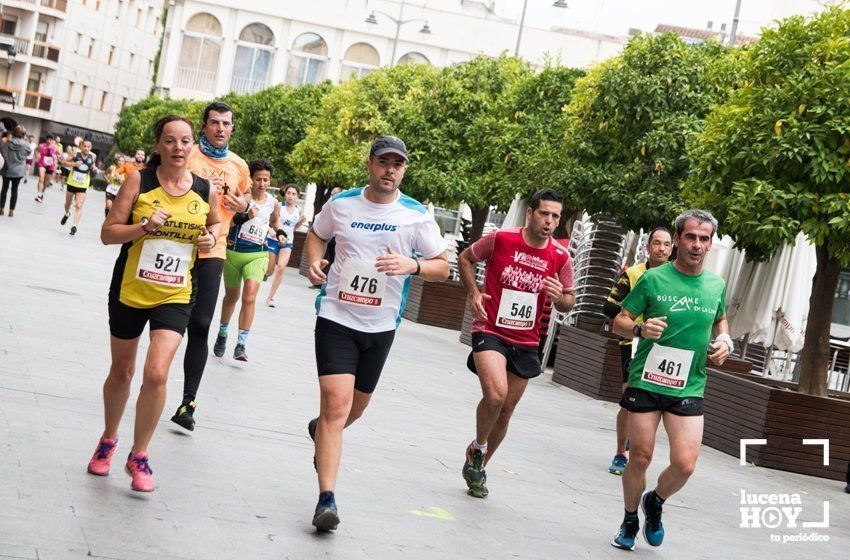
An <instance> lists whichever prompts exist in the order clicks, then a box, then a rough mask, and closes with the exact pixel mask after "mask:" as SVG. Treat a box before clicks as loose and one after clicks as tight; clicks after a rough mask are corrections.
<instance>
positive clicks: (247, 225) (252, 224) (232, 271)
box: [213, 158, 286, 362]
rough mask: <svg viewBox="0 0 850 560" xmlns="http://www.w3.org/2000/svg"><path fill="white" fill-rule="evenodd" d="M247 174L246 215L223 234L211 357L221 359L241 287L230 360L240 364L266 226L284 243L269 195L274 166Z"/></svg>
mask: <svg viewBox="0 0 850 560" xmlns="http://www.w3.org/2000/svg"><path fill="white" fill-rule="evenodd" d="M248 170H249V171H250V173H251V200H252V202H251V203H250V205H249V206H248V210H247V212H237V213H236V214H234V215H233V225H232V226H231V227H230V231H229V232H228V234H227V258H226V259H225V261H224V300H223V301H222V303H221V324H220V325H219V328H218V337H216V339H215V345H214V346H213V354H215V355H216V356H217V357H219V358H220V357H222V356H224V351H225V349H226V347H227V327H228V323H230V317H231V316H232V315H233V311H234V310H235V309H236V302H238V301H239V288H240V285H241V284H242V283H243V281H244V287H242V309H241V310H240V311H239V337H238V339H237V341H236V348H235V350H234V351H233V358H234V359H236V360H239V361H241V362H247V361H248V355H247V354H246V353H245V343H246V342H247V340H248V332H249V331H250V329H251V323H253V322H254V309H255V307H256V301H257V291H258V290H259V289H260V283H261V282H262V281H263V276H264V275H265V273H266V269H267V268H268V265H269V252H268V247H266V245H265V243H266V234H267V232H268V230H269V224H271V226H272V227H273V228H274V230H275V233H276V234H277V238H278V241H279V242H280V243H281V244H284V243H286V232H285V231H284V230H283V229H282V228H281V223H280V217H279V214H280V203H279V202H278V201H277V200H276V199H275V198H274V197H273V196H271V195H270V194H268V192H267V191H268V188H269V186H270V185H271V179H272V173H273V172H274V166H273V165H272V163H271V162H270V161H269V160H267V159H265V158H260V159H258V160H254V161H252V162H251V164H250V165H249V166H248Z"/></svg>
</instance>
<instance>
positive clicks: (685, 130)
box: [562, 34, 739, 230]
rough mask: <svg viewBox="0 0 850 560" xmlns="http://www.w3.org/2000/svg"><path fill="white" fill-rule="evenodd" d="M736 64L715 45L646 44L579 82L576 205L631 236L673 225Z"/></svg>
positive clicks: (568, 162)
mask: <svg viewBox="0 0 850 560" xmlns="http://www.w3.org/2000/svg"><path fill="white" fill-rule="evenodd" d="M737 58H738V56H737V55H736V54H734V53H730V52H729V50H728V49H727V48H726V47H723V46H721V45H719V44H717V43H713V42H710V43H703V44H700V45H688V44H686V43H684V42H683V41H682V40H681V39H680V38H678V37H677V36H675V35H673V34H665V35H658V36H653V35H639V36H636V37H634V38H633V39H632V40H631V41H629V43H628V45H626V47H625V49H624V50H623V52H622V54H621V55H620V56H618V57H616V58H613V59H610V60H608V61H606V62H604V63H602V64H600V65H599V66H597V67H595V68H594V69H593V70H591V71H590V72H588V74H587V76H585V77H584V78H581V79H580V80H578V82H577V84H576V87H575V90H574V91H573V93H572V99H571V101H570V104H569V105H568V106H567V109H566V111H567V127H566V133H565V134H566V151H565V156H564V160H563V164H562V165H563V168H564V169H563V173H564V175H565V177H566V183H565V184H566V191H567V192H566V193H565V194H566V195H567V198H568V200H571V201H572V202H573V203H575V204H577V205H578V206H579V207H583V208H584V209H585V210H586V211H587V212H588V213H591V214H592V213H596V212H604V213H606V214H609V215H612V216H614V217H615V218H616V219H617V221H618V222H619V223H620V225H622V226H624V227H626V228H629V229H634V230H637V229H640V228H647V227H650V226H652V225H655V224H661V223H663V224H669V223H670V222H671V220H672V219H673V218H674V217H675V215H676V214H677V213H678V211H679V210H680V209H681V201H680V196H679V189H680V183H681V181H682V180H683V179H684V178H685V177H686V176H687V174H688V173H689V169H690V160H689V158H688V155H687V151H686V147H685V142H686V140H687V139H688V137H690V136H691V135H692V134H694V133H695V132H696V131H698V130H699V129H700V128H701V126H702V120H703V119H704V117H705V115H706V114H707V113H708V111H709V110H710V108H711V107H712V106H713V105H715V104H717V103H721V102H723V101H725V100H726V99H727V98H728V95H729V92H730V90H731V88H732V86H733V85H734V83H735V76H736V74H737V68H738V66H739V64H738V63H737Z"/></svg>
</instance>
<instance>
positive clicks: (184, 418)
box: [171, 401, 195, 432]
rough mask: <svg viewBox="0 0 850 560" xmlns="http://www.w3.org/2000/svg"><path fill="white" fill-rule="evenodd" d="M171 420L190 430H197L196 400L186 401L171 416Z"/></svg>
mask: <svg viewBox="0 0 850 560" xmlns="http://www.w3.org/2000/svg"><path fill="white" fill-rule="evenodd" d="M171 421H172V422H174V423H175V424H177V425H178V426H180V427H181V428H184V429H186V430H189V431H190V432H194V431H195V401H190V402H184V403H183V404H181V405H180V407H179V408H178V409H177V412H175V413H174V416H172V417H171Z"/></svg>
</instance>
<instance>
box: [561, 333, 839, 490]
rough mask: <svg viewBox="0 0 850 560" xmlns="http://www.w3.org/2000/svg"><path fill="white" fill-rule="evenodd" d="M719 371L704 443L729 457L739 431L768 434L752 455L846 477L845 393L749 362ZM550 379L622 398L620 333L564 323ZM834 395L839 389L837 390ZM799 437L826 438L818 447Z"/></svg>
mask: <svg viewBox="0 0 850 560" xmlns="http://www.w3.org/2000/svg"><path fill="white" fill-rule="evenodd" d="M723 369H724V371H721V370H717V369H709V370H708V380H707V384H706V390H705V431H704V434H703V443H704V444H705V445H708V446H709V447H713V448H715V449H718V450H720V451H723V452H724V453H728V454H729V455H732V456H734V457H738V456H739V453H740V445H741V440H742V439H767V445H758V446H749V447H748V448H747V458H748V460H749V461H751V462H752V463H754V464H756V465H758V466H761V467H767V468H772V469H779V470H784V471H790V472H795V473H800V474H806V475H811V476H818V477H821V478H830V479H834V480H844V477H845V473H846V469H847V461H848V459H850V395H847V394H842V395H841V397H842V398H834V397H813V396H811V395H803V394H799V393H797V392H796V391H793V390H789V388H793V385H791V384H789V383H779V382H771V381H768V380H765V379H763V378H761V377H756V376H752V375H750V374H749V373H747V372H748V371H749V364H747V363H746V362H743V361H741V360H736V359H730V360H728V361H727V363H726V364H724V368H723ZM552 380H553V381H555V382H557V383H560V384H561V385H565V386H566V387H569V388H570V389H573V390H575V391H578V392H579V393H582V394H584V395H588V396H590V397H593V398H595V399H600V400H605V401H609V402H619V400H620V392H621V386H622V385H621V384H622V375H621V373H620V349H619V348H618V343H617V339H616V338H614V337H613V336H611V335H607V334H605V333H596V332H588V331H583V330H581V329H577V328H575V327H568V326H563V327H561V331H560V336H559V338H558V351H557V355H556V358H555V371H554V373H553V375H552ZM834 395H838V393H834ZM803 439H829V454H830V459H829V463H830V464H829V466H824V465H823V447H822V446H820V445H803V441H802V440H803Z"/></svg>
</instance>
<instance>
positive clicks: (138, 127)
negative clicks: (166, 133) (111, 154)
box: [115, 96, 205, 154]
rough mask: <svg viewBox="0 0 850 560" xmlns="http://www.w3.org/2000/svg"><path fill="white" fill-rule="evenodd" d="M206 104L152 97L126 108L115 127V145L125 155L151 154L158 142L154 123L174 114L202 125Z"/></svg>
mask: <svg viewBox="0 0 850 560" xmlns="http://www.w3.org/2000/svg"><path fill="white" fill-rule="evenodd" d="M204 106H205V103H204V102H202V101H194V100H188V99H160V98H158V97H154V96H150V97H147V98H145V99H143V100H141V101H139V102H138V103H135V104H133V105H130V106H128V107H125V108H124V110H123V111H121V114H120V115H119V117H118V123H117V124H116V125H115V143H116V144H118V148H119V149H120V150H121V151H122V152H124V153H125V154H132V153H133V152H134V151H135V150H136V149H137V148H143V149H144V150H145V151H147V152H148V153H150V152H151V149H152V147H153V141H154V130H153V127H154V124H156V121H158V120H159V119H161V118H162V117H164V116H166V115H170V114H177V115H183V116H185V117H187V118H188V119H189V120H191V121H192V122H193V123H196V124H195V126H196V127H197V126H198V125H197V123H200V121H201V116H202V115H203V110H204Z"/></svg>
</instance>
